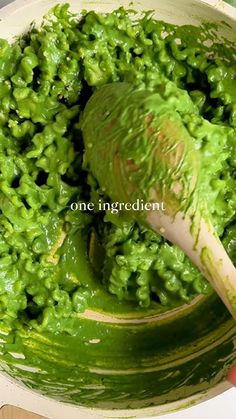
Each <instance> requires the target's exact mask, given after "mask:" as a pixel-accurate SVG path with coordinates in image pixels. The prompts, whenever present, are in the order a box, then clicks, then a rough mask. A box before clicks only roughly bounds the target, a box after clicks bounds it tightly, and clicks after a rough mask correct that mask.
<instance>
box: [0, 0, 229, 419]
mask: <svg viewBox="0 0 236 419" xmlns="http://www.w3.org/2000/svg"><path fill="white" fill-rule="evenodd" d="M58 3H65V0H16V1H15V2H14V3H12V4H10V5H8V6H6V7H4V8H3V9H2V10H1V11H0V20H1V22H0V37H1V38H7V39H8V40H10V41H12V40H13V39H14V38H15V36H16V35H20V34H22V33H23V32H25V31H27V30H28V29H29V25H30V23H31V22H32V21H33V20H35V21H36V22H37V23H39V24H40V22H41V19H42V16H43V15H44V14H45V13H47V12H48V10H49V9H50V8H51V7H52V6H53V5H55V4H58ZM69 3H70V4H71V9H72V11H75V12H79V11H80V10H81V9H87V10H96V11H99V12H109V11H111V10H113V9H115V8H117V7H120V6H125V7H129V5H130V1H129V0H128V1H126V0H106V1H102V2H99V1H93V0H81V1H80V0H69ZM132 7H133V8H135V9H136V10H150V9H152V10H155V12H156V17H157V18H158V19H160V20H164V21H167V22H170V23H175V24H180V25H181V24H193V25H199V23H200V22H202V21H211V22H215V23H218V24H220V29H219V31H220V33H221V34H222V35H223V36H225V37H226V38H227V39H230V40H233V39H234V38H235V31H236V10H235V9H234V8H233V7H231V6H229V5H227V4H226V3H224V2H219V1H217V0H216V1H214V0H209V1H200V0H178V1H176V0H139V1H134V2H133V4H132ZM222 21H224V22H225V23H226V24H222ZM2 386H5V389H4V393H3V395H1V396H0V397H1V398H0V405H1V404H2V405H3V404H7V403H10V404H15V405H18V406H20V407H23V408H27V409H29V410H32V411H35V412H36V413H39V414H42V415H45V416H49V417H51V418H57V419H60V418H63V419H64V418H65V417H69V418H71V419H72V418H78V417H82V418H83V419H85V418H90V417H91V418H94V417H96V418H102V417H130V416H132V417H144V416H150V415H161V414H165V413H168V412H173V411H175V410H179V409H182V408H185V407H187V406H190V405H193V404H196V403H198V402H200V401H203V400H206V399H209V398H211V397H213V396H215V395H217V394H220V393H222V392H223V391H224V390H226V389H227V388H228V387H229V385H228V384H227V383H225V382H221V383H219V384H217V385H216V386H215V387H213V388H210V389H208V390H207V391H205V392H201V393H198V394H197V395H194V396H191V397H188V398H186V399H183V398H182V399H181V400H179V401H177V402H172V403H168V404H165V405H161V406H154V407H148V408H144V409H132V410H109V409H108V410H103V409H91V408H84V407H76V406H72V405H69V404H68V405H66V404H64V403H61V402H57V401H55V400H52V399H49V398H47V397H45V396H42V395H39V394H38V393H36V392H32V391H30V390H28V389H26V388H24V386H21V385H19V383H16V382H14V380H10V381H9V380H8V379H7V378H6V377H5V376H4V374H3V375H1V376H0V387H1V388H2Z"/></svg>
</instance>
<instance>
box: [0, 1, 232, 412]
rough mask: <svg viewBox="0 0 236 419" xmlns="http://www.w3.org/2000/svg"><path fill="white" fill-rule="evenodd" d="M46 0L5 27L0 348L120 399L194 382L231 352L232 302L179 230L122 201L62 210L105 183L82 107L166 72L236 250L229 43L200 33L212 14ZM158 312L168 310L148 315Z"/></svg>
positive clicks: (73, 388) (222, 228)
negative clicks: (49, 12) (131, 212)
mask: <svg viewBox="0 0 236 419" xmlns="http://www.w3.org/2000/svg"><path fill="white" fill-rule="evenodd" d="M54 15H55V16H54V19H51V20H50V19H49V20H45V22H44V23H43V25H42V26H41V27H40V28H39V29H36V28H34V27H33V28H31V30H30V31H29V33H28V34H26V35H24V36H22V38H21V39H20V40H18V41H16V42H15V43H13V44H12V45H9V44H8V43H7V41H5V40H1V41H0V82H1V90H0V167H1V172H0V256H1V257H0V268H1V272H0V338H1V341H2V344H1V346H0V358H1V360H2V361H3V362H5V365H6V366H5V367H4V368H5V369H6V370H7V371H8V372H9V373H10V374H11V375H13V376H14V377H18V378H20V379H22V380H23V382H25V383H26V384H27V385H28V386H30V387H33V388H37V389H39V390H40V391H42V392H43V393H45V394H48V395H49V396H51V397H57V398H59V399H60V400H64V401H67V402H68V401H72V402H74V403H80V404H84V405H90V406H100V407H106V408H107V407H109V406H112V407H114V408H116V407H124V408H127V407H140V406H141V407H144V406H148V405H150V404H157V403H166V402H168V401H173V400H176V399H178V398H182V397H184V396H188V395H193V394H194V393H196V392H197V391H199V390H204V389H206V388H207V387H208V386H209V384H208V382H210V383H211V384H212V385H213V384H216V383H217V382H219V381H220V380H221V378H222V374H219V371H221V369H222V362H223V361H224V365H225V366H227V363H228V364H230V363H231V362H233V355H232V356H231V355H229V354H231V353H232V352H233V348H234V329H233V328H232V323H231V321H230V319H229V315H228V313H227V312H226V311H225V309H224V307H223V306H222V304H221V303H220V302H219V300H218V299H217V297H216V296H215V295H214V294H213V292H212V290H211V288H210V286H209V285H208V283H207V282H206V281H205V279H204V278H203V277H202V276H201V275H200V274H199V272H198V271H197V269H196V268H195V267H194V266H193V265H192V264H191V262H190V261H189V260H188V258H187V257H186V256H185V255H184V254H183V252H181V251H180V249H178V248H177V247H176V246H172V245H171V244H170V243H168V242H165V241H164V239H163V238H161V237H159V236H157V235H154V234H153V233H152V232H150V231H149V230H147V229H144V228H143V227H140V226H139V225H138V224H136V223H132V222H130V221H128V220H126V219H125V218H124V217H123V216H122V215H121V214H111V213H109V212H107V213H106V214H105V213H101V212H99V211H94V212H93V213H91V212H89V211H88V212H79V211H78V212H76V211H75V212H73V211H72V210H71V207H70V205H71V203H73V202H78V201H92V202H95V203H98V201H99V199H102V200H103V199H105V198H106V197H105V195H104V191H102V190H101V189H100V188H99V185H98V184H97V183H96V181H95V180H94V179H93V177H92V176H91V174H90V173H88V171H87V170H86V168H85V164H84V163H83V157H84V156H83V153H84V146H83V139H82V136H81V131H80V127H79V124H78V121H79V118H80V115H81V112H82V111H83V109H84V107H85V105H86V103H87V101H88V100H89V98H90V96H91V94H92V93H93V91H94V90H95V89H97V88H99V87H100V86H103V85H104V84H106V83H110V82H115V81H117V82H118V81H126V82H129V83H130V82H131V83H133V84H135V85H137V86H139V87H144V88H145V87H147V88H149V89H151V90H155V89H156V88H157V87H158V86H160V85H164V86H165V89H164V90H163V91H162V97H163V99H164V100H165V101H166V102H167V103H168V104H170V105H171V106H173V107H175V109H176V110H177V111H178V112H179V114H180V116H181V118H182V121H183V122H184V125H185V127H186V129H187V130H188V132H189V133H190V135H191V136H192V137H193V138H194V141H195V147H196V150H198V151H199V152H200V153H201V155H202V158H203V161H204V179H202V192H203V193H205V195H204V196H205V199H206V202H207V205H208V208H209V209H210V212H211V216H212V219H213V223H214V227H215V228H216V230H217V233H218V234H219V235H220V237H221V238H222V240H223V243H224V245H225V247H226V250H227V251H228V252H229V254H230V255H231V257H232V259H233V260H234V261H235V262H236V253H235V247H236V245H235V225H236V224H235V221H236V192H235V191H236V188H235V185H236V181H235V169H236V161H235V151H236V149H235V147H236V146H235V144H236V142H235V134H236V108H235V106H236V103H235V101H236V97H235V91H236V79H235V67H234V66H233V64H231V62H232V61H231V59H232V56H233V54H234V53H235V48H234V46H233V45H228V44H225V45H224V46H222V44H221V43H220V42H217V41H216V42H215V43H214V45H212V46H211V47H208V46H207V43H206V42H205V41H206V39H208V38H209V37H210V38H211V37H212V36H213V38H214V35H212V33H213V29H211V27H210V26H209V25H208V26H206V27H199V28H193V27H190V26H185V27H176V26H173V25H169V24H166V23H164V22H157V21H155V20H154V19H153V18H152V17H151V15H150V13H145V14H144V15H143V16H142V17H138V18H136V17H135V14H134V13H133V12H127V11H125V10H123V9H119V10H117V11H114V12H113V13H110V14H107V15H102V14H98V13H95V12H89V13H87V12H83V15H82V18H80V19H79V20H78V18H77V17H76V16H74V15H72V14H71V13H70V12H69V11H68V7H67V6H65V5H64V6H57V7H56V8H55V9H54ZM214 39H216V38H214ZM215 56H217V59H215ZM173 92H175V94H173ZM199 294H206V295H208V297H207V298H205V299H202V300H200V302H199V303H196V308H197V310H196V312H195V311H194V309H193V308H194V307H195V306H193V307H192V306H189V307H186V308H184V309H183V314H180V315H179V316H177V314H176V312H173V315H171V313H170V317H165V315H167V316H168V313H166V314H165V312H166V311H168V310H170V309H172V308H176V307H179V306H181V305H182V304H183V303H185V302H187V303H189V302H191V301H192V300H193V299H194V298H195V297H196V296H197V295H199ZM85 310H87V311H85ZM206 312H207V314H208V315H207V316H205V314H204V313H206ZM91 313H99V314H100V315H101V316H103V317H101V319H102V320H100V321H98V320H97V319H96V320H94V319H93V317H92V314H91ZM180 313H182V312H180ZM156 314H162V315H163V316H164V317H163V320H162V318H161V319H160V320H158V317H157V318H156V319H155V320H154V321H153V322H151V321H150V322H149V321H148V320H146V318H147V316H152V315H156ZM114 316H115V317H116V320H115V322H114V324H113V323H112V320H111V319H113V318H114ZM206 317H207V318H206ZM137 318H138V319H139V321H140V323H137V324H136V320H134V319H137ZM202 319H204V321H203V320H202ZM122 322H123V323H122ZM220 341H222V342H223V344H221V345H220V344H218V342H220ZM194 345H196V346H197V347H198V348H200V347H201V348H202V349H203V348H208V349H203V352H201V351H200V350H199V351H200V352H198V351H197V350H196V349H195V346H194ZM214 345H215V346H214ZM186 347H187V349H186ZM14 353H17V354H20V356H21V359H20V358H19V359H18V358H17V357H16V356H14V355H12V354H14ZM111 354H112V356H111ZM180 354H182V355H183V362H182V361H179V359H180V358H181V355H180ZM184 356H187V357H189V358H188V361H186V363H184ZM222 360H223V361H222ZM181 362H182V363H181ZM165 363H166V364H165ZM199 363H200V364H201V369H198V368H196V365H198V364H199ZM173 365H174V367H173ZM209 365H211V369H209ZM29 367H30V368H33V369H34V371H37V374H35V372H33V370H32V371H31V370H29ZM128 370H130V371H131V373H130V375H126V372H127V371H128ZM72 371H73V374H72ZM180 387H181V390H179V389H180ZM170 389H174V390H173V391H172V390H171V391H170ZM137 400H138V401H137ZM111 401H112V402H111Z"/></svg>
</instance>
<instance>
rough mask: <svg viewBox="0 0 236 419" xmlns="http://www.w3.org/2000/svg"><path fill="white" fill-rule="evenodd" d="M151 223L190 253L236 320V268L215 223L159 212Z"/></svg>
mask: <svg viewBox="0 0 236 419" xmlns="http://www.w3.org/2000/svg"><path fill="white" fill-rule="evenodd" d="M147 222H148V224H149V225H150V226H151V228H152V229H153V230H155V231H157V232H158V233H159V234H161V235H162V236H163V237H165V238H166V239H167V240H169V241H171V242H172V243H174V244H176V245H178V246H179V247H180V248H181V249H182V250H183V251H184V253H185V254H186V255H188V257H189V258H190V259H191V260H192V261H193V263H194V264H195V265H196V266H197V267H198V269H199V270H200V271H201V272H202V274H203V276H204V277H205V278H206V279H207V280H208V281H209V282H210V283H211V285H212V286H213V288H214V289H215V291H216V292H217V294H218V295H219V297H220V298H221V299H222V301H223V302H224V304H225V305H226V307H227V308H228V310H229V311H230V313H231V314H232V316H233V318H234V319H235V320H236V268H235V267H234V265H233V263H232V261H231V259H230V258H229V256H228V255H227V253H226V251H225V249H224V247H223V245H222V243H221V241H220V240H219V238H218V237H217V236H216V235H215V234H214V230H213V227H212V225H211V224H210V223H206V222H205V221H204V220H203V219H200V220H199V221H198V222H196V223H195V224H193V222H192V221H191V220H190V219H189V218H188V217H187V216H184V214H181V213H178V214H177V215H176V216H175V218H174V220H173V219H172V218H171V217H169V216H167V215H165V214H161V215H160V213H158V214H157V213H156V212H155V211H152V212H149V213H148V214H147ZM194 225H195V226H197V227H193V226H194Z"/></svg>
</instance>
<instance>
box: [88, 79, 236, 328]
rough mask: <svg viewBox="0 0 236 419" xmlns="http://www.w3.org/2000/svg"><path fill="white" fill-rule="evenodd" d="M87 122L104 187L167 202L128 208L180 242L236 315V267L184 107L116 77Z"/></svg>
mask: <svg viewBox="0 0 236 419" xmlns="http://www.w3.org/2000/svg"><path fill="white" fill-rule="evenodd" d="M81 129H82V132H83V137H84V143H85V165H87V167H88V168H89V170H90V171H91V172H92V173H93V175H94V176H95V178H96V179H97V181H98V183H99V185H100V187H101V188H102V189H103V190H104V192H105V194H106V195H107V196H108V197H109V198H110V199H111V200H112V201H113V202H122V203H129V208H130V207H131V206H132V204H133V203H135V202H137V200H142V202H145V203H150V204H152V203H157V202H158V203H162V205H161V208H164V210H159V211H157V210H154V209H151V210H143V211H129V216H130V217H132V218H133V219H135V220H137V221H138V222H140V223H143V224H145V225H147V226H149V227H151V228H152V229H153V230H154V231H156V232H158V233H159V234H161V235H162V236H163V237H165V238H166V239H167V240H169V241H170V242H172V243H174V244H176V245H178V246H179V247H180V248H181V249H182V250H183V251H184V252H185V253H186V255H188V256H189V258H190V259H191V260H192V261H193V263H194V264H195V265H196V266H197V267H198V268H199V270H200V271H201V272H202V274H203V275H204V277H205V278H207V279H208V281H209V282H210V283H211V284H212V286H213V287H214V289H215V291H216V292H217V294H218V295H219V296H220V298H221V299H222V301H223V302H224V304H225V305H226V307H227V308H228V310H229V311H230V312H231V314H232V316H233V317H234V318H235V320H236V269H235V267H234V265H233V263H232V262H231V260H230V258H229V257H228V255H227V253H226V251H225V249H224V247H223V246H222V244H221V242H220V240H219V238H218V237H217V235H216V234H215V232H214V228H213V226H212V223H211V220H210V216H209V213H208V211H207V208H206V207H205V202H204V197H202V196H201V189H200V187H199V185H200V182H201V155H200V153H199V152H198V151H197V150H196V149H195V147H194V141H193V139H192V137H191V136H190V134H189V133H188V131H187V129H186V128H185V126H184V125H183V123H182V120H181V117H180V115H179V113H178V112H176V111H175V110H174V109H173V108H172V107H171V106H170V105H169V104H168V103H166V101H165V100H164V99H163V98H162V97H161V95H160V94H159V93H158V92H155V93H153V92H150V91H147V90H140V89H137V88H135V87H133V86H132V85H130V84H129V83H113V84H109V85H106V86H104V87H103V88H101V89H99V90H97V91H96V92H95V93H94V94H93V96H92V97H91V98H90V100H89V102H88V103H87V105H86V108H85V110H84V113H83V116H82V119H81ZM127 213H128V211H127ZM127 213H126V214H127Z"/></svg>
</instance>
